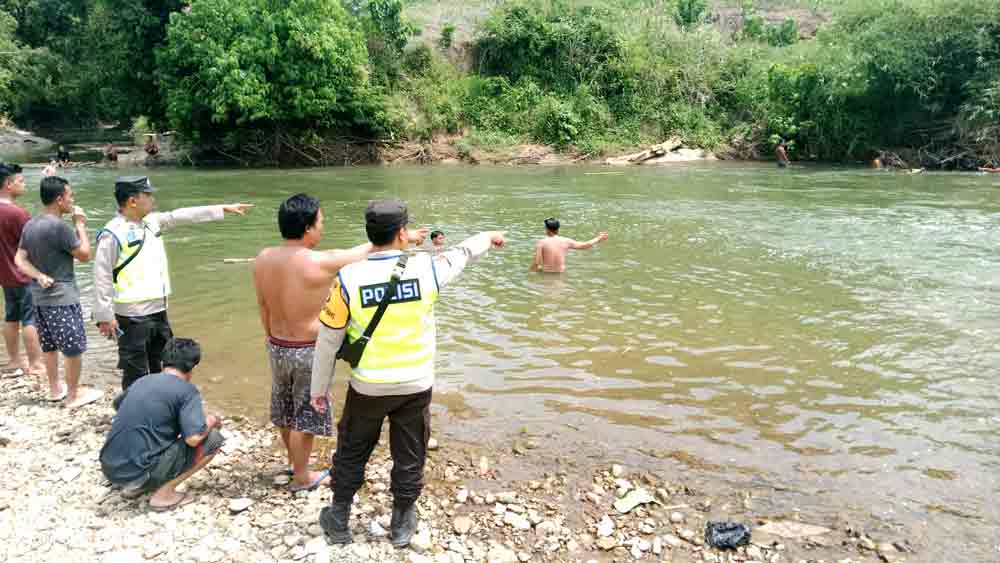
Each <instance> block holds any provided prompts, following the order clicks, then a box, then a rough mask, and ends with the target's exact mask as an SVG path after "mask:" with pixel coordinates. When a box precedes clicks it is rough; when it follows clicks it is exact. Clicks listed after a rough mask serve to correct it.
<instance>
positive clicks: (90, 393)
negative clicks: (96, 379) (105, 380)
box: [66, 389, 104, 410]
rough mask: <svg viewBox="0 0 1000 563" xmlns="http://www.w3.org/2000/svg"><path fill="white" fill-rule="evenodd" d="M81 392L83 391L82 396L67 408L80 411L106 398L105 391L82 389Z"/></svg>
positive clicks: (78, 396)
mask: <svg viewBox="0 0 1000 563" xmlns="http://www.w3.org/2000/svg"><path fill="white" fill-rule="evenodd" d="M80 391H82V394H80V395H77V397H76V400H75V401H73V402H72V403H70V404H68V405H66V408H68V409H70V410H72V409H78V408H80V407H82V406H85V405H89V404H90V403H93V402H94V401H97V400H98V399H100V398H101V397H103V396H104V391H101V390H100V389H86V390H84V389H80Z"/></svg>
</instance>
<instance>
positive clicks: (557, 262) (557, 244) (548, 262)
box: [531, 217, 608, 273]
mask: <svg viewBox="0 0 1000 563" xmlns="http://www.w3.org/2000/svg"><path fill="white" fill-rule="evenodd" d="M604 240H608V233H606V232H600V233H598V234H597V236H596V237H594V238H592V239H590V240H588V241H587V242H579V241H575V240H573V239H571V238H566V237H563V236H559V220H558V219H555V218H553V217H549V218H548V219H546V220H545V238H543V239H542V240H540V241H538V243H536V244H535V260H534V262H532V263H531V271H532V272H538V271H542V272H549V273H560V272H565V271H566V253H567V252H568V251H570V250H586V249H588V248H593V246H594V245H595V244H597V243H599V242H601V241H604Z"/></svg>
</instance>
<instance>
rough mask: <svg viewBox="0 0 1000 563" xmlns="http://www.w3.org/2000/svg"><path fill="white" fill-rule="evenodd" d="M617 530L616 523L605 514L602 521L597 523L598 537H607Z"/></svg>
mask: <svg viewBox="0 0 1000 563" xmlns="http://www.w3.org/2000/svg"><path fill="white" fill-rule="evenodd" d="M614 532H615V523H614V522H612V521H611V518H608V515H607V514H605V515H604V517H603V518H601V521H600V522H598V523H597V537H599V538H606V537H608V536H610V535H611V534H613V533H614Z"/></svg>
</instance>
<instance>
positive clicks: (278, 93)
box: [157, 0, 378, 158]
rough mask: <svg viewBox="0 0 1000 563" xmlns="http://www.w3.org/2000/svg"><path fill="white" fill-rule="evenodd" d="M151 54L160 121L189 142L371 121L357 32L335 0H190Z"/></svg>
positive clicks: (302, 132)
mask: <svg viewBox="0 0 1000 563" xmlns="http://www.w3.org/2000/svg"><path fill="white" fill-rule="evenodd" d="M157 62H158V65H159V73H160V75H159V80H160V86H161V92H162V95H163V98H164V101H165V103H166V108H167V117H168V118H169V122H170V124H171V125H172V126H174V127H176V128H178V129H179V130H180V131H182V132H183V133H187V134H188V135H189V136H190V138H191V139H192V140H194V141H195V142H201V143H207V144H223V145H226V148H234V146H236V145H238V144H239V143H240V142H241V141H243V140H245V139H246V138H247V135H240V134H239V133H240V132H243V133H246V132H248V131H249V132H253V131H256V132H265V133H266V134H268V135H270V134H274V135H279V134H282V133H288V134H291V135H295V136H296V137H297V138H298V139H300V140H301V139H306V138H307V137H312V138H316V135H318V134H320V133H321V132H322V131H323V130H325V129H327V128H367V129H371V128H376V127H377V125H378V123H377V119H378V116H377V113H378V107H377V106H375V105H373V102H372V101H371V100H373V98H371V97H369V96H367V95H366V94H367V93H368V92H367V86H368V76H367V71H366V59H365V47H364V40H363V38H362V36H361V34H360V33H359V32H358V31H357V29H356V28H355V27H354V26H353V25H352V23H351V21H350V19H349V17H348V15H347V13H346V12H345V11H344V9H343V8H342V7H341V5H340V3H339V2H338V1H336V0H289V1H285V0H281V1H280V2H279V1H277V0H194V1H193V2H192V4H191V10H190V12H189V13H186V14H175V15H173V16H172V18H171V24H170V27H169V33H168V39H167V44H166V46H165V47H164V48H163V49H161V50H160V51H159V53H158V56H157ZM258 137H259V136H258ZM237 148H238V147H237ZM279 158H280V157H279Z"/></svg>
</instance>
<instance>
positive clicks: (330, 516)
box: [319, 501, 354, 544]
mask: <svg viewBox="0 0 1000 563" xmlns="http://www.w3.org/2000/svg"><path fill="white" fill-rule="evenodd" d="M350 521H351V503H349V502H337V501H334V502H333V504H332V505H330V506H325V507H323V510H321V511H320V512H319V525H320V527H322V528H323V531H324V532H325V533H326V536H327V537H328V538H330V543H334V544H345V543H351V542H352V541H354V540H353V538H352V537H351V527H350Z"/></svg>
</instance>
